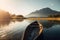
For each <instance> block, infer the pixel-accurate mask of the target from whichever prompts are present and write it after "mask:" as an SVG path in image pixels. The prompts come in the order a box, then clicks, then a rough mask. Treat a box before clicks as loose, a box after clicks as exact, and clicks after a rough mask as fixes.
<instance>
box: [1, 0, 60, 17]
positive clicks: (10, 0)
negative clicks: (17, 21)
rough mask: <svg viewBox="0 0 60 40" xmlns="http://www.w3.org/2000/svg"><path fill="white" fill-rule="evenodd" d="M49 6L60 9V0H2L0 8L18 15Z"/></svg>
mask: <svg viewBox="0 0 60 40" xmlns="http://www.w3.org/2000/svg"><path fill="white" fill-rule="evenodd" d="M46 7H49V8H51V9H53V10H56V11H60V0H0V9H1V10H5V11H8V12H10V13H11V14H16V15H18V14H19V15H24V16H25V15H27V14H29V13H31V12H34V11H36V10H40V9H42V8H46Z"/></svg>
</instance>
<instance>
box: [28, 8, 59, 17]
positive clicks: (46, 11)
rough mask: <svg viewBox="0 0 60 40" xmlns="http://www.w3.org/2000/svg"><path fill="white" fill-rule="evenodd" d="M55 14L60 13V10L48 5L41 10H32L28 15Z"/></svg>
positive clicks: (44, 15)
mask: <svg viewBox="0 0 60 40" xmlns="http://www.w3.org/2000/svg"><path fill="white" fill-rule="evenodd" d="M55 14H59V15H60V12H58V11H55V10H52V9H50V8H48V7H47V8H43V9H40V10H36V11H35V12H32V13H30V14H29V15H27V17H48V16H49V15H55Z"/></svg>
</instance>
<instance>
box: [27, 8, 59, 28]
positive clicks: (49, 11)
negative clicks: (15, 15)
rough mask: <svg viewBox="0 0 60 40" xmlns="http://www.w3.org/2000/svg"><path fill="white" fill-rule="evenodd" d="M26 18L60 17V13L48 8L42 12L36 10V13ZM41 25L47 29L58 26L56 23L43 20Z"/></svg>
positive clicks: (41, 10)
mask: <svg viewBox="0 0 60 40" xmlns="http://www.w3.org/2000/svg"><path fill="white" fill-rule="evenodd" d="M57 15H58V16H57ZM26 17H60V12H59V11H55V10H52V9H50V8H48V7H47V8H43V9H40V10H36V11H35V12H32V13H30V14H29V15H27V16H26ZM30 22H31V21H30ZM40 23H41V24H42V25H43V26H44V27H46V28H49V27H52V26H53V25H54V24H56V22H55V21H42V20H40ZM59 23H60V22H59Z"/></svg>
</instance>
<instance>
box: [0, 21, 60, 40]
mask: <svg viewBox="0 0 60 40" xmlns="http://www.w3.org/2000/svg"><path fill="white" fill-rule="evenodd" d="M0 24H1V23H0ZM29 24H31V22H29V21H28V20H24V21H22V22H20V21H10V22H8V21H7V23H4V22H3V23H2V24H1V25H0V39H1V40H21V38H22V36H23V33H24V31H25V29H26V28H27V26H28V25H29ZM38 38H40V39H42V40H55V39H56V40H57V39H60V24H55V25H53V26H52V27H49V28H46V27H44V29H43V33H42V34H41V36H40V37H38Z"/></svg>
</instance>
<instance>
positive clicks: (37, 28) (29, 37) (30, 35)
mask: <svg viewBox="0 0 60 40" xmlns="http://www.w3.org/2000/svg"><path fill="white" fill-rule="evenodd" d="M42 32H43V26H42V25H41V24H40V23H39V22H38V21H35V22H32V23H31V24H30V25H28V26H27V28H26V30H25V32H24V36H23V39H22V40H35V39H36V38H37V37H38V36H39V35H40V34H41V33H42Z"/></svg>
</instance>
